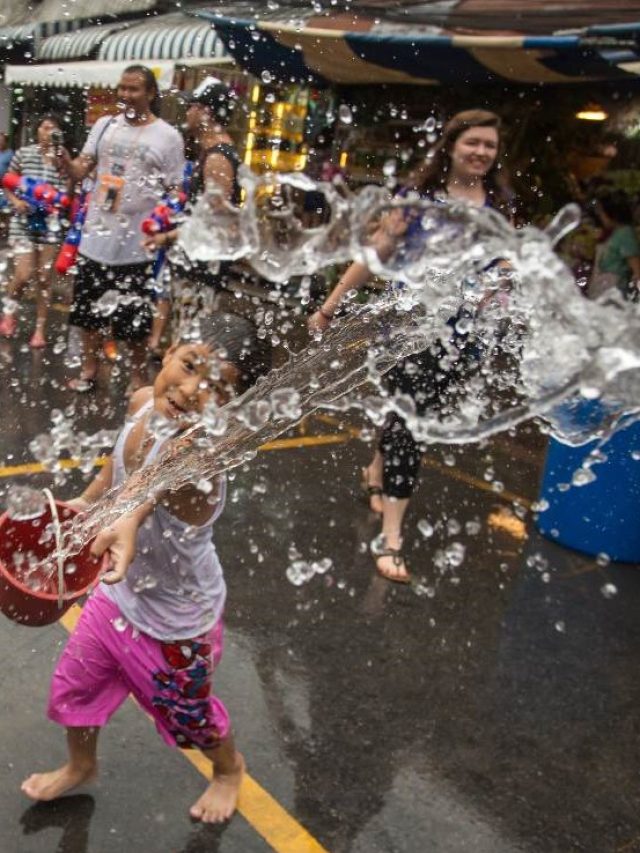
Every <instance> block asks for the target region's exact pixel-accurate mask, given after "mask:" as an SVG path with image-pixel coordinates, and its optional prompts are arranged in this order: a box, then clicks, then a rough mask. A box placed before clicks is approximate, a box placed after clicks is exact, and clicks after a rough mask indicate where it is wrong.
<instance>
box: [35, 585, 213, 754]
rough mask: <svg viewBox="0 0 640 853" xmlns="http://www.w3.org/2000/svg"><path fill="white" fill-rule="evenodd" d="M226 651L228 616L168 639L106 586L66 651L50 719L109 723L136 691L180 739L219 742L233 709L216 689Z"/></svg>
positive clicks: (162, 726)
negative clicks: (124, 608)
mask: <svg viewBox="0 0 640 853" xmlns="http://www.w3.org/2000/svg"><path fill="white" fill-rule="evenodd" d="M221 656H222V620H220V621H218V623H217V624H216V625H214V627H213V628H212V629H211V630H210V631H207V632H206V633H205V634H202V636H200V637H195V638H194V639H192V640H178V641H175V642H168V643H164V642H162V641H161V640H156V639H154V638H153V637H149V636H148V635H147V634H142V633H140V632H139V631H138V630H137V629H135V628H134V627H133V626H132V625H130V624H129V623H128V622H126V620H125V619H124V618H123V616H122V614H121V612H120V610H119V609H118V607H117V606H116V605H115V604H114V603H113V602H112V601H111V600H110V599H109V598H107V596H106V595H105V594H104V593H103V592H102V591H101V590H100V588H98V589H97V590H96V591H95V592H94V594H93V595H92V596H91V597H90V598H89V599H88V601H87V603H86V605H85V606H84V608H83V611H82V616H81V617H80V620H79V622H78V625H77V626H76V629H75V631H74V632H73V634H72V635H71V637H70V638H69V640H68V642H67V645H66V646H65V648H64V651H63V652H62V655H61V656H60V660H59V661H58V664H57V666H56V669H55V672H54V674H53V679H52V682H51V690H50V693H49V708H48V714H49V718H50V719H51V720H53V721H54V722H56V723H60V724H61V725H63V726H104V724H105V723H106V722H107V721H108V720H109V718H110V717H111V716H112V714H114V713H115V712H116V711H117V710H118V708H119V707H120V705H122V703H123V702H124V700H125V699H126V698H127V696H128V695H129V694H132V695H133V696H134V697H135V698H136V699H137V701H138V702H139V703H140V705H141V706H142V708H143V709H144V710H145V711H146V712H147V713H148V714H150V715H151V717H152V718H153V720H154V722H155V724H156V728H157V729H158V731H159V732H160V734H161V735H162V737H163V738H164V739H165V741H166V742H167V743H169V744H171V745H172V746H179V747H182V748H184V747H198V748H199V749H213V748H215V747H216V746H217V745H218V744H219V743H220V741H221V740H222V739H223V738H225V737H226V736H227V735H228V734H229V715H228V714H227V710H226V708H225V707H224V705H223V704H222V702H220V700H219V699H216V697H215V696H214V695H213V694H212V692H211V682H212V676H213V671H214V669H215V667H216V666H217V664H218V663H219V662H220V658H221Z"/></svg>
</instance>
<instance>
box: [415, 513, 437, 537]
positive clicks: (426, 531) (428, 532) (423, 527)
mask: <svg viewBox="0 0 640 853" xmlns="http://www.w3.org/2000/svg"><path fill="white" fill-rule="evenodd" d="M418 530H419V531H420V533H421V534H422V536H424V538H425V539H430V538H431V537H432V536H433V533H434V527H433V525H432V524H430V523H429V522H428V521H427V519H426V518H421V519H420V521H419V522H418Z"/></svg>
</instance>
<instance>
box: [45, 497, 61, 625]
mask: <svg viewBox="0 0 640 853" xmlns="http://www.w3.org/2000/svg"><path fill="white" fill-rule="evenodd" d="M42 491H43V492H44V494H45V497H46V499H47V500H48V501H49V508H50V509H51V521H52V523H53V534H54V536H55V539H56V554H57V557H56V560H57V562H58V610H62V606H63V603H64V557H63V556H62V554H61V546H62V529H61V527H60V514H59V513H58V505H57V504H56V502H55V499H54V497H53V495H52V493H51V490H50V489H43V490H42Z"/></svg>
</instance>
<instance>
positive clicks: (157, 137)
mask: <svg viewBox="0 0 640 853" xmlns="http://www.w3.org/2000/svg"><path fill="white" fill-rule="evenodd" d="M82 153H83V154H87V155H89V156H90V157H92V158H93V159H94V160H95V161H96V162H97V167H96V180H95V186H94V189H93V192H92V194H91V201H90V203H89V209H88V211H87V218H86V220H85V224H84V227H83V229H82V242H81V243H80V253H81V254H82V255H85V256H86V257H87V258H90V259H91V260H93V261H97V262H98V263H103V264H109V265H112V266H121V265H122V264H138V263H144V262H145V261H148V260H149V256H148V255H147V253H146V252H145V251H144V249H143V248H142V246H141V245H140V244H141V241H142V239H143V236H144V235H143V234H142V231H141V229H140V226H141V224H142V221H143V219H146V217H147V216H149V214H150V213H151V211H152V210H153V208H154V207H155V205H156V204H158V202H159V201H160V199H161V197H162V194H163V192H164V191H165V189H167V188H169V187H171V186H180V185H181V183H182V179H183V173H184V144H183V141H182V137H181V136H180V134H179V133H178V131H177V130H176V129H175V128H173V127H171V125H169V124H167V122H166V121H163V120H162V119H155V121H153V122H151V124H144V125H133V124H129V122H128V121H127V120H126V119H125V117H124V115H122V114H121V115H118V116H115V117H113V116H105V117H103V118H101V119H98V121H97V122H96V123H95V124H94V126H93V127H92V129H91V132H90V133H89V136H88V137H87V141H86V142H85V145H84V148H83V149H82Z"/></svg>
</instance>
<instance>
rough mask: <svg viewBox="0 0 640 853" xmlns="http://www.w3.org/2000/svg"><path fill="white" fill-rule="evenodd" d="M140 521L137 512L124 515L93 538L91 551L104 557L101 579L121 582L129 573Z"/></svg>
mask: <svg viewBox="0 0 640 853" xmlns="http://www.w3.org/2000/svg"><path fill="white" fill-rule="evenodd" d="M140 521H141V519H140V517H139V516H138V515H137V514H133V515H131V514H127V515H123V516H122V517H121V518H119V519H118V520H117V521H115V522H114V523H113V524H111V525H110V526H109V527H107V528H105V529H104V530H103V531H101V532H100V533H98V535H97V536H96V538H95V539H94V540H93V545H92V546H91V553H92V554H93V556H94V557H102V558H103V559H102V574H101V580H103V581H104V582H105V583H108V584H112V583H119V582H120V581H121V580H123V579H124V577H125V575H126V574H127V569H128V568H129V564H130V563H131V562H132V560H133V558H134V557H135V553H136V536H137V533H138V527H139V526H140Z"/></svg>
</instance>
